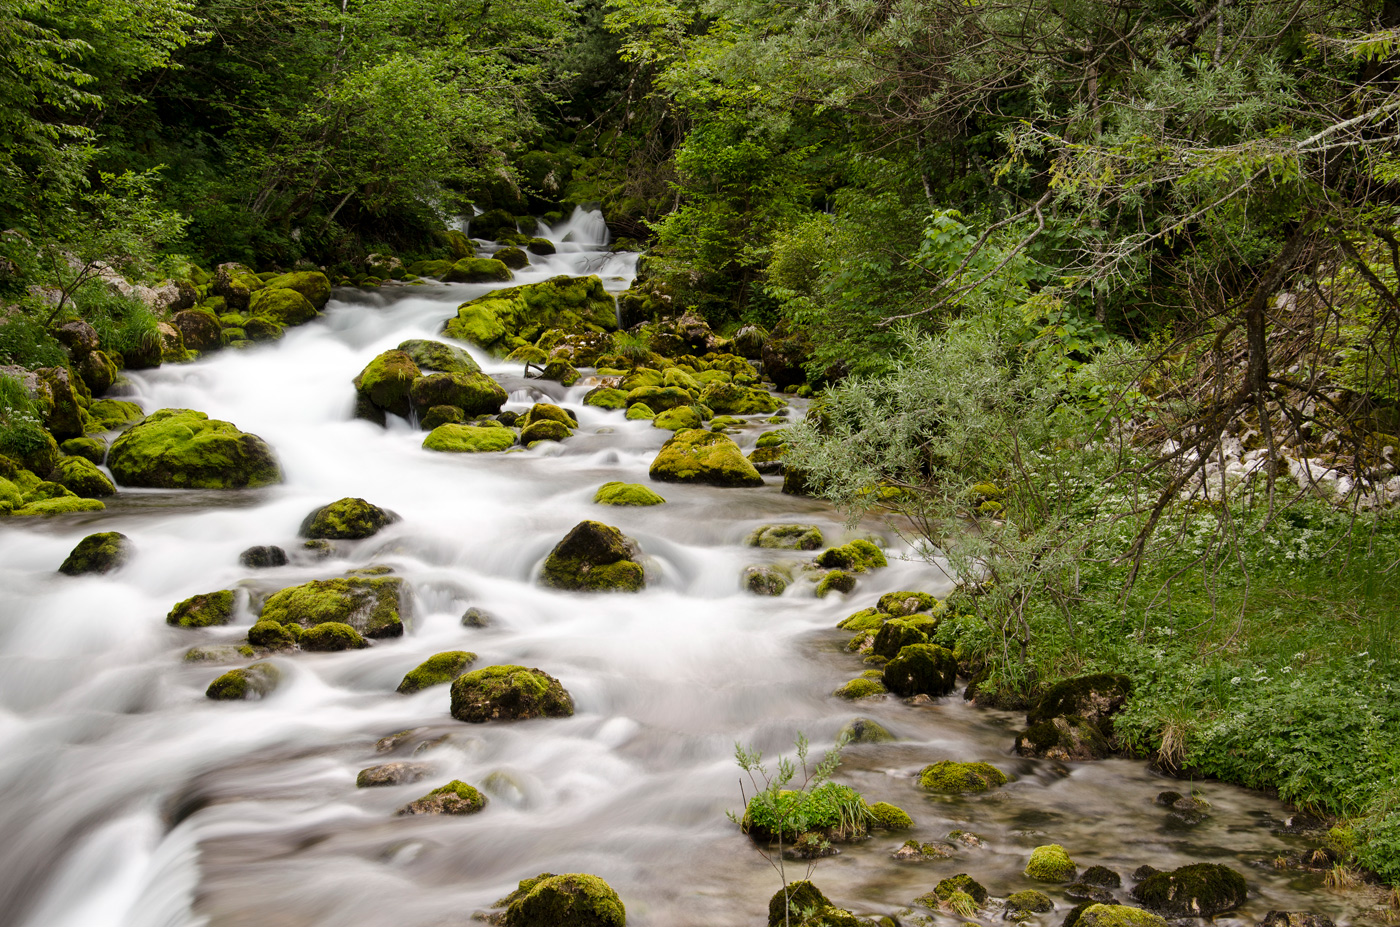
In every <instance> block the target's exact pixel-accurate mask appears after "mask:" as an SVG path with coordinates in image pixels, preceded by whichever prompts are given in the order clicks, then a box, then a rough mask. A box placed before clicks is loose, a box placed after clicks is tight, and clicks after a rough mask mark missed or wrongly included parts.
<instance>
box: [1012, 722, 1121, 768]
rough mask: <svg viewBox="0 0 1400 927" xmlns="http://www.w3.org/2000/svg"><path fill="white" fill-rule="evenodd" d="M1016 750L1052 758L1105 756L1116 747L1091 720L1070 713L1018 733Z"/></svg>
mask: <svg viewBox="0 0 1400 927" xmlns="http://www.w3.org/2000/svg"><path fill="white" fill-rule="evenodd" d="M1016 752H1017V753H1018V754H1020V755H1021V756H1038V757H1044V758H1046V759H1051V760H1101V759H1103V758H1104V757H1106V756H1108V755H1109V753H1111V752H1112V748H1111V747H1110V745H1109V743H1108V739H1107V738H1105V737H1104V736H1103V734H1102V733H1101V732H1100V731H1099V729H1098V728H1097V727H1095V726H1094V725H1093V724H1091V723H1090V722H1089V721H1088V720H1086V719H1084V718H1079V717H1073V716H1070V717H1059V718H1052V719H1051V720H1049V721H1041V722H1038V723H1036V724H1032V725H1031V726H1030V727H1029V728H1027V729H1026V730H1025V731H1024V732H1022V733H1020V734H1018V735H1016Z"/></svg>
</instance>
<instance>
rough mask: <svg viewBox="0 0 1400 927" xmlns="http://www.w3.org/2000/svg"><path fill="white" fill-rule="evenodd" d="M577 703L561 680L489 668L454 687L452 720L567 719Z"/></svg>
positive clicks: (536, 671)
mask: <svg viewBox="0 0 1400 927" xmlns="http://www.w3.org/2000/svg"><path fill="white" fill-rule="evenodd" d="M573 713H574V700H573V698H572V697H570V695H569V693H568V692H567V691H566V690H565V689H564V686H563V684H562V683H561V682H559V680H557V679H555V678H554V677H553V676H551V675H549V674H548V673H546V672H544V671H543V670H539V669H534V668H532V667H526V666H512V665H507V666H488V667H485V668H484V669H479V670H476V671H475V672H471V673H467V674H466V675H465V676H459V677H457V679H456V681H454V682H453V683H452V717H454V718H456V719H457V720H458V721H466V722H468V723H470V724H482V723H485V722H487V721H523V720H525V719H527V718H567V717H569V716H570V715H572V714H573Z"/></svg>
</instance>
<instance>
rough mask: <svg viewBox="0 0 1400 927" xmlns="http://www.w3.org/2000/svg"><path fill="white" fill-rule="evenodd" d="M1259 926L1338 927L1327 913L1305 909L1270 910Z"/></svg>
mask: <svg viewBox="0 0 1400 927" xmlns="http://www.w3.org/2000/svg"><path fill="white" fill-rule="evenodd" d="M1259 927H1337V925H1336V924H1335V923H1333V921H1332V918H1330V917H1328V916H1327V915H1325V914H1310V913H1308V912H1305V911H1270V912H1269V913H1268V914H1266V915H1264V919H1263V920H1262V921H1260V922H1259Z"/></svg>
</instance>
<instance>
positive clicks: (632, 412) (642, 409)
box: [626, 402, 656, 422]
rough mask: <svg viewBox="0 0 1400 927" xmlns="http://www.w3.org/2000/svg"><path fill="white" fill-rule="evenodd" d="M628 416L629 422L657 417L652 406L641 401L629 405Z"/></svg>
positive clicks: (644, 420) (647, 420) (646, 420)
mask: <svg viewBox="0 0 1400 927" xmlns="http://www.w3.org/2000/svg"><path fill="white" fill-rule="evenodd" d="M626 417H627V420H628V421H629V422H649V421H651V420H652V419H654V418H656V413H655V412H653V411H652V410H651V406H649V405H647V404H646V403H644V402H639V403H637V404H636V405H631V406H628V407H627V416H626Z"/></svg>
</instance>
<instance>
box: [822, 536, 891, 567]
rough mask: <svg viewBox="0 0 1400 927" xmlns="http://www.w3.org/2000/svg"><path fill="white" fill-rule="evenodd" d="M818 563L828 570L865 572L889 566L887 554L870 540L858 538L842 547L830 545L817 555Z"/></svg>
mask: <svg viewBox="0 0 1400 927" xmlns="http://www.w3.org/2000/svg"><path fill="white" fill-rule="evenodd" d="M816 564H817V566H819V567H825V568H826V569H828V570H846V571H847V572H851V573H864V572H866V571H867V570H878V569H880V568H882V567H886V566H889V562H888V561H887V560H886V559H885V554H884V552H883V551H881V550H880V548H878V547H876V546H875V545H874V544H872V543H870V542H869V541H866V540H862V539H857V540H854V541H852V542H850V543H849V544H842V545H841V546H840V547H828V548H827V549H826V550H824V551H822V552H821V553H820V554H818V555H817V560H816Z"/></svg>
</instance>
